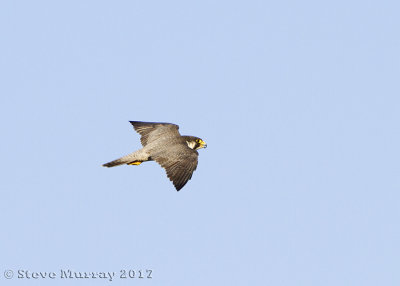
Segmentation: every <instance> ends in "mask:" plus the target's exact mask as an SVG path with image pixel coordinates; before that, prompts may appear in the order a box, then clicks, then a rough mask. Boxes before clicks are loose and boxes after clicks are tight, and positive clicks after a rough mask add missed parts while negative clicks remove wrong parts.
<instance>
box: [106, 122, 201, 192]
mask: <svg viewBox="0 0 400 286" xmlns="http://www.w3.org/2000/svg"><path fill="white" fill-rule="evenodd" d="M129 122H130V123H131V124H132V125H133V128H134V129H135V130H136V132H138V133H139V134H140V136H141V137H140V142H141V143H142V145H143V148H142V149H140V150H137V151H135V152H133V153H131V154H128V155H126V156H123V157H121V158H119V159H116V160H114V161H111V162H109V163H106V164H104V165H103V166H104V167H115V166H119V165H123V164H127V165H140V164H142V163H143V162H146V161H156V162H157V163H158V164H160V165H161V167H163V168H164V169H165V171H166V173H167V176H168V178H169V179H170V180H171V181H172V183H173V184H174V186H175V188H176V190H177V191H179V190H180V189H182V188H183V187H184V186H185V185H186V183H187V182H188V181H189V180H190V179H191V178H192V175H193V172H194V171H195V170H196V168H197V162H198V157H199V153H198V152H197V150H198V149H201V148H206V147H207V144H206V142H204V141H203V140H202V139H200V138H198V137H195V136H182V135H181V134H180V133H179V131H178V129H179V126H178V125H176V124H172V123H163V122H141V121H129Z"/></svg>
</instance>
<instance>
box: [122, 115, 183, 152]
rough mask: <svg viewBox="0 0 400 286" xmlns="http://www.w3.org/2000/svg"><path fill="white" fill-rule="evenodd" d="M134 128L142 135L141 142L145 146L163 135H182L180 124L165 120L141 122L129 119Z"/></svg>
mask: <svg viewBox="0 0 400 286" xmlns="http://www.w3.org/2000/svg"><path fill="white" fill-rule="evenodd" d="M129 122H130V123H131V124H132V125H133V128H134V129H135V130H136V132H138V133H139V134H140V135H141V137H140V142H141V143H142V145H143V146H146V145H147V144H149V143H151V142H153V141H155V140H157V139H159V138H161V137H163V138H166V137H170V138H175V137H180V136H181V135H180V134H179V131H178V129H179V126H178V125H176V124H172V123H163V122H141V121H129Z"/></svg>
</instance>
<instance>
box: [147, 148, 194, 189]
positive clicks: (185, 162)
mask: <svg viewBox="0 0 400 286" xmlns="http://www.w3.org/2000/svg"><path fill="white" fill-rule="evenodd" d="M152 157H153V159H154V160H155V161H156V162H157V163H158V164H160V165H161V167H163V168H164V169H165V171H166V173H167V176H168V178H169V179H170V180H171V181H172V183H173V184H174V186H175V188H176V190H177V191H179V190H180V189H182V188H183V186H185V185H186V183H187V182H188V181H189V180H190V179H191V178H192V175H193V172H194V171H195V170H196V168H197V162H198V157H199V153H197V151H196V150H192V149H190V148H189V147H188V146H187V145H186V144H174V145H172V146H169V147H168V150H165V151H164V152H161V153H159V154H157V155H155V156H152Z"/></svg>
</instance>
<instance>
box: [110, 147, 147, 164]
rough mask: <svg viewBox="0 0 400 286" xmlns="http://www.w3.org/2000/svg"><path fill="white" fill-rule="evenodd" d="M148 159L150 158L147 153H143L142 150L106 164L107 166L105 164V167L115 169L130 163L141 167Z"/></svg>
mask: <svg viewBox="0 0 400 286" xmlns="http://www.w3.org/2000/svg"><path fill="white" fill-rule="evenodd" d="M148 157H149V156H148V155H147V154H146V153H144V152H142V150H139V151H136V152H133V153H131V154H129V155H126V156H123V157H121V158H118V159H116V160H114V161H111V162H108V163H105V164H103V167H108V168H110V167H115V166H119V165H123V164H130V163H133V164H132V165H139V164H140V163H141V162H143V161H147V160H148ZM139 162H140V163H139Z"/></svg>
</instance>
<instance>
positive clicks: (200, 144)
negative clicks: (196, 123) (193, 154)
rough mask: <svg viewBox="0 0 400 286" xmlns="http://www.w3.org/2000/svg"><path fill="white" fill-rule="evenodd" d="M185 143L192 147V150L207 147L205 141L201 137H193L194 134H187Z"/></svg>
mask: <svg viewBox="0 0 400 286" xmlns="http://www.w3.org/2000/svg"><path fill="white" fill-rule="evenodd" d="M186 143H187V145H188V146H189V148H190V149H193V150H198V149H201V148H207V144H206V142H204V141H203V140H202V139H200V138H198V137H194V136H187V137H186Z"/></svg>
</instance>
